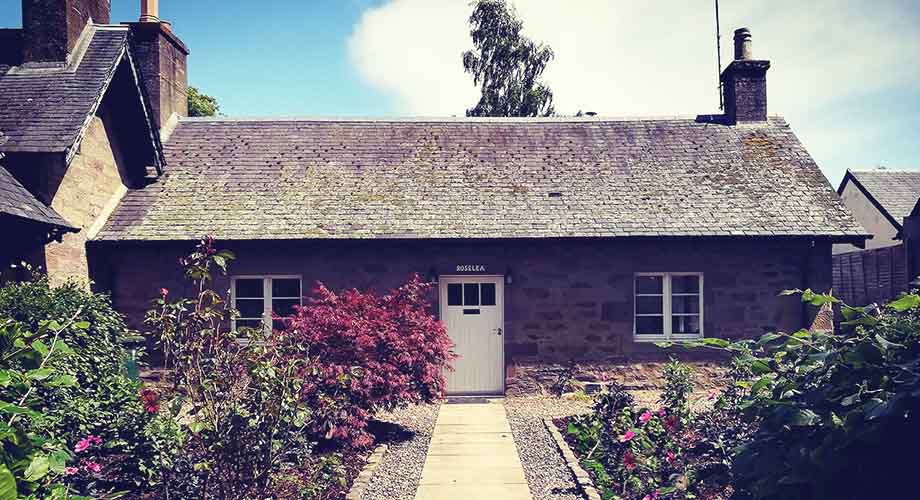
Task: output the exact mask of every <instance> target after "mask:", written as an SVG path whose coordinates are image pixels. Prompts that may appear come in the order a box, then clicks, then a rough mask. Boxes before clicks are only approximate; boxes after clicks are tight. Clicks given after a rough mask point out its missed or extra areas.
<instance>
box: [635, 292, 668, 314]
mask: <svg viewBox="0 0 920 500" xmlns="http://www.w3.org/2000/svg"><path fill="white" fill-rule="evenodd" d="M663 302H664V297H642V296H639V297H636V314H662V313H663V312H664V308H663V306H662V303H663Z"/></svg>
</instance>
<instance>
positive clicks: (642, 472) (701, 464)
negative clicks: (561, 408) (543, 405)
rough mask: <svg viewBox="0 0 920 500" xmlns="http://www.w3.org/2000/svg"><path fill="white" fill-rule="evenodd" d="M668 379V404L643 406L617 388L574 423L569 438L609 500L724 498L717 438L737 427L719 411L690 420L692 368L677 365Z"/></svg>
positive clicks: (665, 397)
mask: <svg viewBox="0 0 920 500" xmlns="http://www.w3.org/2000/svg"><path fill="white" fill-rule="evenodd" d="M666 373H667V378H668V381H667V382H668V386H669V389H668V390H670V391H671V393H670V394H664V395H663V396H662V401H663V402H664V401H667V402H668V405H665V406H662V407H661V408H658V409H650V408H642V407H637V406H636V405H635V403H634V401H633V398H632V396H631V395H630V394H629V393H628V392H626V391H625V390H624V389H623V388H622V387H621V386H620V385H618V384H615V383H614V384H610V386H609V390H608V392H607V393H603V394H601V395H599V396H598V397H597V399H596V400H595V405H594V411H593V413H590V414H587V415H582V416H576V417H572V418H571V419H570V420H569V421H568V422H567V427H566V434H567V436H568V439H569V440H570V442H571V443H572V444H573V445H574V447H575V449H576V450H577V452H578V455H579V456H580V457H581V460H582V464H583V465H584V466H585V468H586V469H587V470H588V471H590V472H591V474H592V476H593V477H594V482H595V485H596V486H597V487H598V490H599V491H600V492H601V495H602V496H603V498H604V499H605V500H609V499H636V500H638V499H643V500H650V499H653V498H662V499H664V498H679V499H684V498H719V495H720V494H722V493H723V492H724V491H725V489H726V484H725V483H726V474H725V470H724V469H717V468H716V467H715V466H713V464H712V462H713V461H714V460H715V459H714V458H711V457H710V456H709V455H711V454H713V452H712V446H711V443H710V440H711V439H716V438H717V437H719V436H721V437H722V438H723V442H724V439H725V436H727V435H731V433H732V431H733V430H734V428H733V427H730V426H728V425H727V424H728V423H730V422H726V421H723V420H720V419H721V418H722V415H723V412H722V411H719V410H711V411H710V412H709V413H704V414H706V415H709V416H707V418H705V419H704V418H699V419H692V418H690V417H691V415H692V413H691V412H690V408H689V403H688V398H689V393H690V391H689V388H688V387H687V385H686V384H687V382H688V381H689V380H690V369H689V367H687V366H684V365H681V364H680V363H677V362H672V363H671V364H670V365H669V367H668V369H667V370H666ZM724 413H725V414H727V412H724ZM719 449H720V450H721V449H723V448H719Z"/></svg>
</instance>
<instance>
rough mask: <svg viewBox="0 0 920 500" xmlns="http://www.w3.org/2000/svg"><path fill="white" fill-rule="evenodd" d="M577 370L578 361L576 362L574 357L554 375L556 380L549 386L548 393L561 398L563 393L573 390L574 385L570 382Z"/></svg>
mask: <svg viewBox="0 0 920 500" xmlns="http://www.w3.org/2000/svg"><path fill="white" fill-rule="evenodd" d="M577 372H578V363H576V362H575V360H574V359H573V360H569V362H568V363H566V365H565V367H563V368H562V370H560V371H559V374H558V375H557V376H556V380H555V381H554V382H553V385H552V386H551V387H550V393H551V394H552V395H554V396H556V397H557V398H561V397H562V395H563V394H565V393H567V392H569V391H571V390H573V389H574V388H575V385H574V384H573V383H572V380H574V379H575V373H577Z"/></svg>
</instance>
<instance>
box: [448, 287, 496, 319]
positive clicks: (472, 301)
mask: <svg viewBox="0 0 920 500" xmlns="http://www.w3.org/2000/svg"><path fill="white" fill-rule="evenodd" d="M495 294H496V290H495V283H449V284H448V285H447V305H449V306H473V307H479V306H494V305H495ZM469 310H470V311H472V310H473V309H469ZM477 311H478V309H477ZM470 314H479V313H478V312H476V313H470Z"/></svg>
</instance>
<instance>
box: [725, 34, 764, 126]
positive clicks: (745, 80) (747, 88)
mask: <svg viewBox="0 0 920 500" xmlns="http://www.w3.org/2000/svg"><path fill="white" fill-rule="evenodd" d="M768 69H770V61H764V60H757V59H754V55H753V48H752V47H751V30H749V29H747V28H738V29H736V30H735V60H734V61H732V62H731V64H729V65H728V67H727V68H725V71H723V72H722V93H723V96H724V97H725V118H726V120H727V121H728V123H730V124H732V125H734V124H737V123H751V122H764V121H767V70H768Z"/></svg>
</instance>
